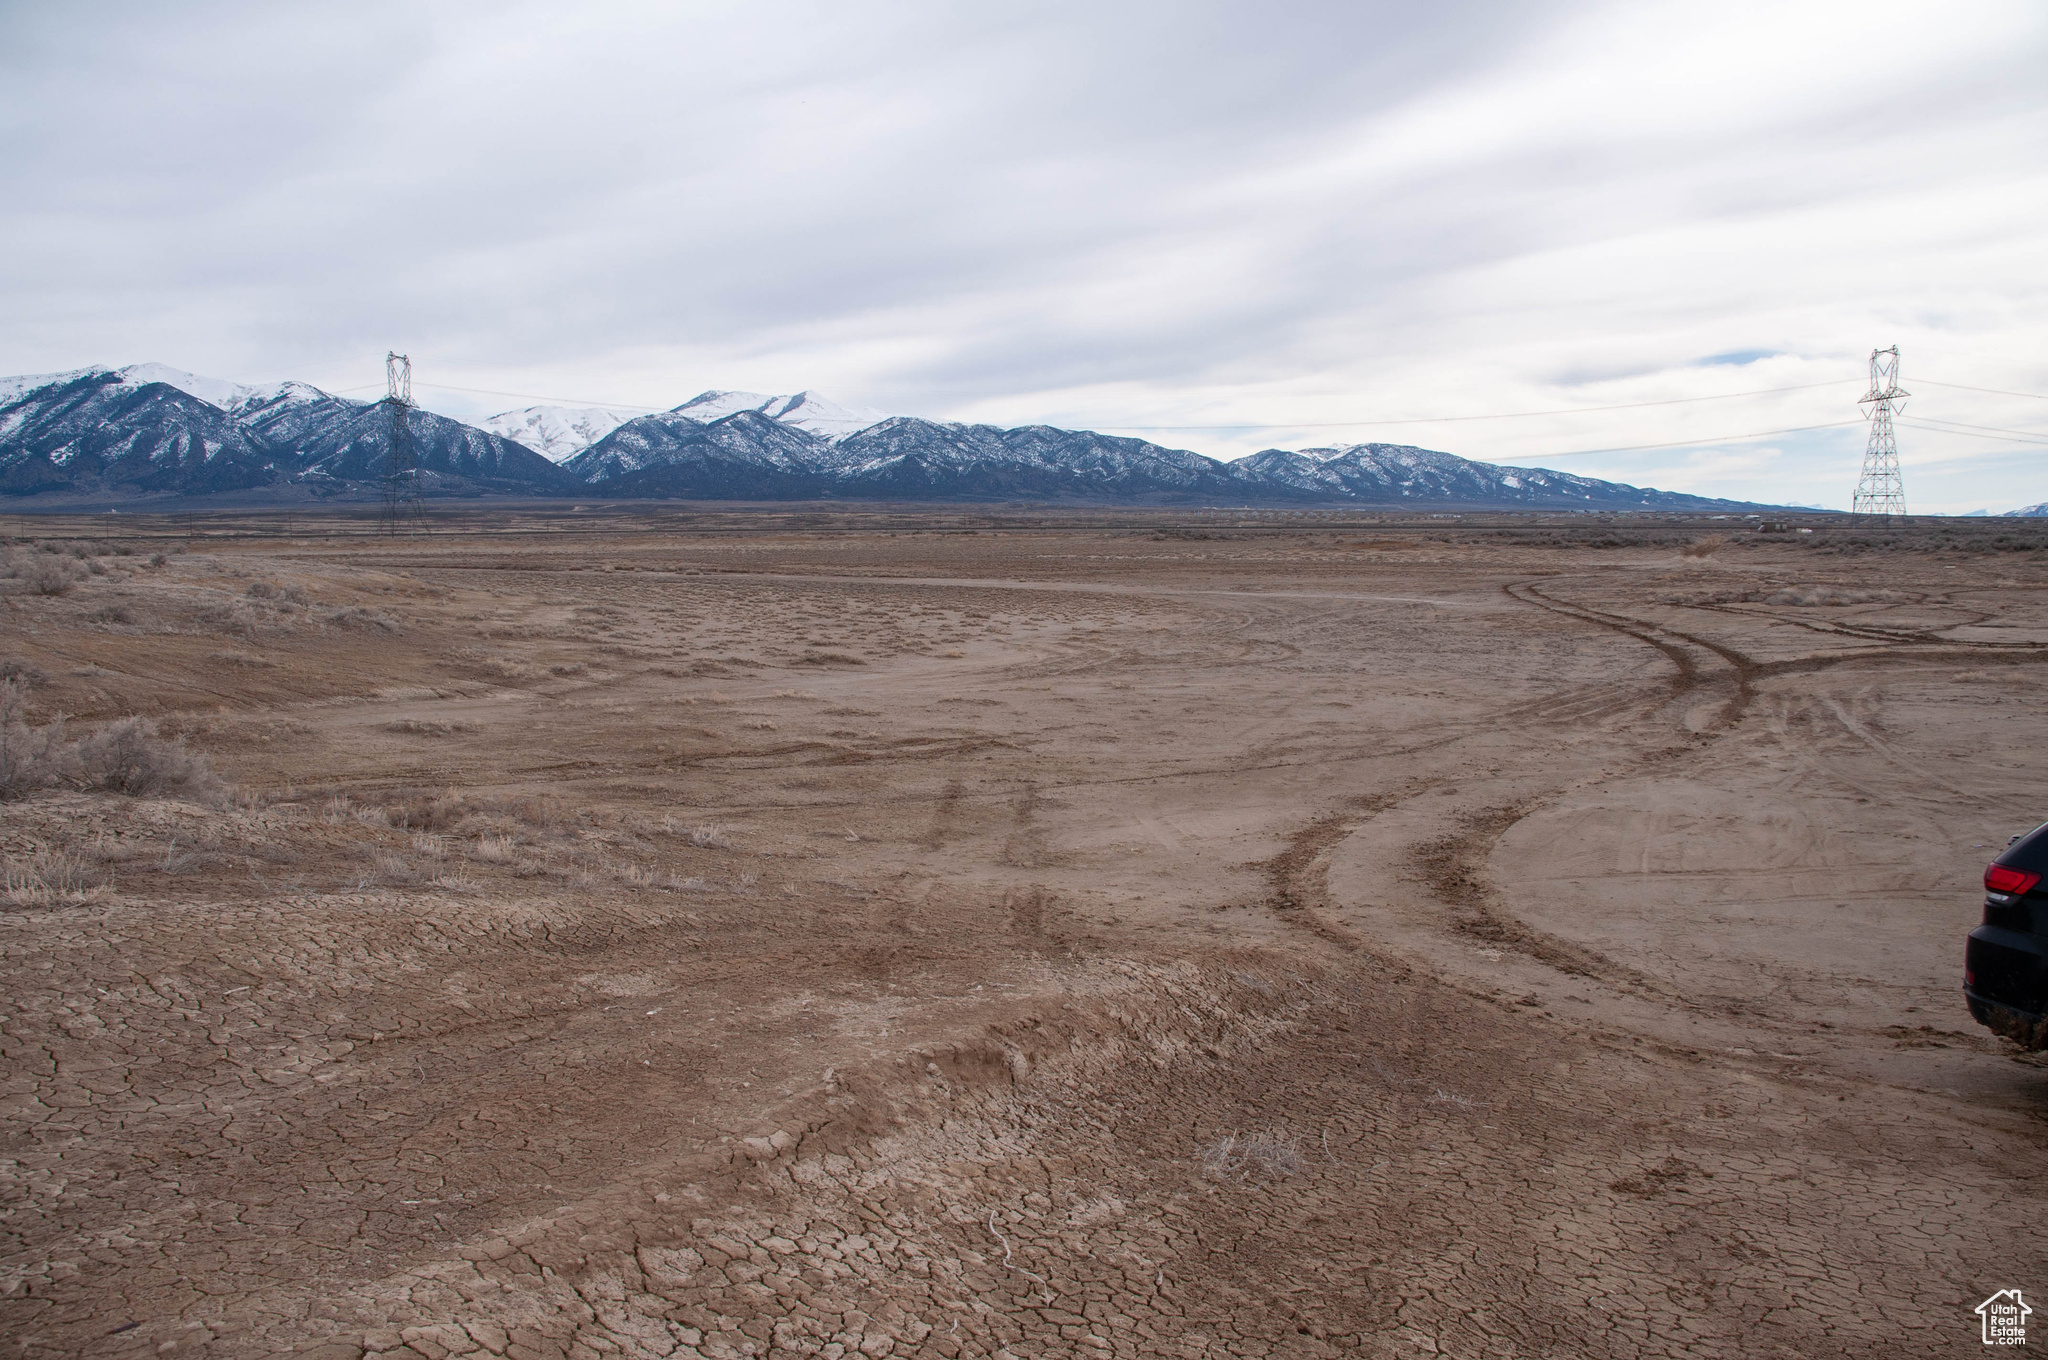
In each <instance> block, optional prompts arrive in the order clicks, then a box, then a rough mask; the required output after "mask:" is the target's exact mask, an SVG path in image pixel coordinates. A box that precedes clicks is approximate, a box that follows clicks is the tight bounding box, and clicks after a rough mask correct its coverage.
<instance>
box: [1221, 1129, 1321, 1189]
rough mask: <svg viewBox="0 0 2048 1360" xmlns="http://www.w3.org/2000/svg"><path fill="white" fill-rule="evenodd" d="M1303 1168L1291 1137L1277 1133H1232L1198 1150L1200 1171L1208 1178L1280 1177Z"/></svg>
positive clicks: (1303, 1165)
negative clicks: (1200, 1157)
mask: <svg viewBox="0 0 2048 1360" xmlns="http://www.w3.org/2000/svg"><path fill="white" fill-rule="evenodd" d="M1306 1167H1307V1163H1306V1162H1304V1161H1303V1160H1302V1157H1301V1150H1300V1149H1299V1148H1297V1147H1296V1146H1295V1140H1294V1139H1293V1138H1292V1137H1291V1136H1288V1135H1286V1134H1281V1133H1270V1134H1267V1133H1255V1134H1248V1135H1241V1134H1235V1133H1233V1134H1230V1135H1228V1136H1227V1137H1224V1138H1221V1139H1218V1140H1217V1141H1216V1142H1215V1143H1212V1144H1211V1145H1210V1146H1209V1147H1207V1148H1205V1149H1204V1150H1203V1152H1202V1174H1203V1175H1205V1176H1207V1177H1209V1178H1210V1179H1212V1180H1219V1181H1249V1180H1254V1179H1259V1180H1280V1179H1283V1178H1285V1177H1287V1176H1293V1175H1297V1174H1299V1173H1300V1172H1301V1171H1303V1170H1304V1169H1306Z"/></svg>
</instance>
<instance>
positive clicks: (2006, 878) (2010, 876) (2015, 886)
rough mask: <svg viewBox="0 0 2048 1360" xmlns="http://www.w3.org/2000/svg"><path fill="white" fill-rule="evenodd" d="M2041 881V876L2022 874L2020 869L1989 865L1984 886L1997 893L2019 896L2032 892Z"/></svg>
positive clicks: (1985, 873)
mask: <svg viewBox="0 0 2048 1360" xmlns="http://www.w3.org/2000/svg"><path fill="white" fill-rule="evenodd" d="M2040 881H2041V876H2040V875H2039V874H2027V873H2021V872H2020V871H2019V870H2018V869H2008V868H2006V867H2005V866H2004V865H2003V864H1993V865H1988V866H1987V867H1986V868H1985V870H1984V886H1985V887H1986V888H1988V889H1990V890H1991V891H1992V892H1997V893H2012V894H2014V895H2015V896H2017V895H2018V894H2020V893H2023V892H2028V891H2030V890H2031V889H2032V888H2033V886H2034V885H2035V884H2036V883H2039V882H2040Z"/></svg>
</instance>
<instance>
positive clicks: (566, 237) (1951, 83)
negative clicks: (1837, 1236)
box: [0, 0, 2048, 509]
mask: <svg viewBox="0 0 2048 1360" xmlns="http://www.w3.org/2000/svg"><path fill="white" fill-rule="evenodd" d="M2044 56H2048V22H2044V18H2043V15H2042V12H2041V11H2040V10H2039V9H2038V7H2034V6H2030V5H2025V4H2011V5H2007V4H1991V3H1984V4H1964V5H1961V6H1955V7H1948V8H1945V9H1944V10H1943V11H1942V12H1941V13H1939V14H1936V13H1934V12H1933V11H1931V10H1929V9H1928V8H1927V7H1924V6H1909V5H1894V6H1887V5H1883V4H1877V5H1859V6H1856V7H1853V8H1845V7H1843V6H1840V5H1835V4H1799V3H1790V4H1779V5H1770V6H1762V5H1759V6H1754V7H1744V6H1741V5H1735V6H1726V7H1717V8H1716V9H1715V10H1713V11H1710V12H1702V11H1700V10H1699V9H1698V8H1697V7H1696V6H1686V5H1679V4H1648V5H1645V4H1629V5H1618V6H1601V5H1572V4H1560V5H1555V6H1550V7H1544V8H1539V7H1535V6H1529V5H1523V4H1510V3H1486V2H1484V0H1470V2H1468V3H1452V4H1439V5H1430V6H1419V5H1409V4H1391V3H1382V4H1360V3H1344V4H1340V3H1328V4H1319V3H1303V4H1295V5H1289V6H1284V7H1277V8H1276V7H1253V6H1246V5H1241V4H1232V5H1225V4H1207V5H1188V4H1171V5H1169V4H1164V3H1137V4H1123V5H1115V6H1095V7H1083V6H1080V5H1038V6H1015V7H1005V8H1002V9H999V10H988V11H986V12H983V11H977V10H976V9H975V8H974V7H963V6H949V5H940V4H935V3H932V4H925V3H901V4H891V5H887V6H867V7H850V6H844V5H827V4H746V5H741V4H726V5H717V4H703V5H693V6H689V7H686V8H683V9H680V10H679V9H678V8H677V7H673V6H667V5H653V4H648V5H627V4H615V5H608V6H595V7H563V6H547V5H539V4H532V5H523V6H522V5H484V4H471V5H464V4H448V5H437V6H431V7H411V8H404V7H398V6H392V5H369V6H355V7H349V8H347V9H345V10H344V9H330V10H325V11H323V10H319V9H317V8H311V9H309V8H306V7H281V6H208V5H204V4H198V5H187V6H179V7H175V8H173V7H164V6H144V5H134V6H129V7H125V8H124V7H118V6H115V7H107V6H95V7H90V8H83V7H56V6H46V7H28V6H12V7H9V8H7V9H6V10H5V11H4V13H0V118H4V120H5V132H6V136H5V147H6V149H5V150H4V151H0V156H4V158H5V163H4V164H5V173H6V177H7V183H8V184H9V186H10V192H9V194H8V195H7V196H6V199H5V200H4V202H0V232H4V240H5V242H6V249H5V251H4V252H0V305H4V307H5V309H6V310H5V315H6V316H7V317H8V318H9V320H8V322H7V323H6V325H5V326H4V328H0V370H4V371H8V372H15V371H30V370H43V369H54V368H61V367H69V366H76V365H78V364H83V363H87V362H95V361H101V362H117V363H118V362H128V361H132V360H137V359H144V358H153V359H161V360H163V361H165V362H169V363H173V364H177V365H180V366H182V367H187V368H191V369H194V370H197V371H202V372H211V373H218V374H221V375H223V376H229V377H235V378H245V379H248V378H261V377H270V376H304V377H307V378H310V379H312V380H315V381H321V382H324V383H327V384H329V385H333V386H345V385H348V384H349V383H350V382H351V381H357V382H362V381H373V380H374V379H375V377H376V376H377V374H376V369H375V361H376V360H377V359H378V358H379V357H380V356H381V354H382V352H383V350H384V349H385V348H386V347H387V346H389V347H396V348H400V349H409V350H410V351H411V352H412V353H413V354H414V355H415V357H416V359H417V360H418V361H419V366H420V370H421V375H422V378H423V380H439V381H443V382H447V383H452V384H456V385H460V386H473V387H489V388H498V389H507V390H515V391H535V392H540V393H546V394H551V395H552V394H560V395H565V396H586V397H592V398H602V399H609V400H614V401H620V402H635V403H641V404H649V405H652V404H667V403H672V402H674V401H678V400H681V399H682V398H684V397H686V396H689V395H691V394H693V393H694V392H696V391H697V390H699V389H701V388H704V387H708V386H745V387H753V388H758V389H762V390H791V389H794V388H797V387H803V386H810V387H815V388H818V389H820V390H823V391H825V392H828V393H830V394H832V395H834V396H837V397H839V398H841V399H843V400H847V401H852V402H860V403H864V404H871V405H881V406H886V407H890V408H893V409H901V410H911V411H917V412H919V413H923V414H932V415H942V416H955V417H959V418H984V417H985V418H991V419H1000V420H1006V421H1023V420H1031V419H1048V420H1054V421H1058V422H1062V423H1070V424H1089V425H1096V426H1100V427H1108V426H1112V425H1131V426H1147V425H1195V424H1217V425H1221V424H1227V423H1236V422H1275V421H1290V420H1291V421H1295V422H1298V423H1297V424H1296V425H1294V426H1292V427H1287V426H1274V427H1271V428H1266V429H1258V430H1243V431H1229V430H1213V431H1187V432H1181V433H1177V434H1173V435H1166V434H1162V435H1161V436H1160V437H1161V438H1162V439H1164V440H1165V442H1170V443H1176V444H1180V445H1184V446H1189V447H1196V448H1200V449H1202V450H1203V451H1205V452H1212V453H1217V454H1220V455H1225V456H1228V455H1231V454H1235V453H1241V452H1248V451H1250V450H1251V449H1254V448H1257V447H1262V446H1264V445H1266V444H1273V443H1285V444H1289V445H1299V444H1301V443H1303V442H1335V441H1341V440H1344V439H1362V438H1398V439H1401V440H1411V441H1413V442H1419V443H1426V444H1431V445H1433V446H1437V447H1450V448H1452V449H1454V451H1457V452H1460V453H1465V454H1468V455H1470V456H1480V457H1501V458H1516V459H1526V460H1529V461H1541V460H1542V458H1543V456H1544V455H1546V454H1558V453H1570V452H1573V451H1575V450H1578V449H1584V448H1606V447H1612V446H1616V445H1625V444H1652V443H1661V442H1668V441H1671V440H1677V439H1685V438H1698V437H1705V436H1713V435H1720V434H1729V433H1742V432H1747V431H1751V430H1763V429H1773V428H1780V427H1785V426H1791V425H1802V424H1812V423H1818V422H1819V421H1820V420H1824V419H1838V418H1845V417H1846V416H1849V415H1853V414H1854V412H1853V398H1854V395H1855V393H1853V392H1846V391H1845V392H1843V393H1821V394H1818V395H1813V394H1793V395H1787V396H1784V397H1780V398H1763V399H1758V400H1756V401H1753V402H1740V403H1729V404H1727V405H1726V406H1725V407H1723V406H1717V405H1713V404H1707V405H1702V406H1692V407H1672V408H1651V409H1649V410H1645V411H1637V412H1632V413H1615V414H1611V415H1604V416H1600V417H1590V416H1589V417H1569V418H1555V419H1545V420H1539V421H1519V422H1503V423H1499V424H1492V423H1484V422H1482V423H1478V424H1463V425H1451V426H1437V427H1432V426H1427V425H1422V426H1405V425H1404V426H1394V427H1385V428H1370V427H1363V426H1361V427H1357V428H1353V429H1349V430H1345V429H1332V428H1330V427H1328V426H1327V425H1325V424H1324V423H1323V422H1330V421H1339V420H1348V419H1363V418H1368V417H1378V418H1387V419H1392V418H1397V417H1405V416H1416V415H1432V414H1451V413H1478V412H1487V411H1515V410H1547V409H1551V408H1555V407H1560V406H1573V405H1607V404H1615V403H1620V402H1626V401H1632V400H1656V399H1660V398H1664V397H1669V396H1690V395H1699V394H1703V393H1709V392H1717V391H1730V390H1740V389H1743V388H1746V387H1750V386H1754V387H1773V386H1791V385H1795V384H1797V383H1800V382H1803V381H1820V380H1822V379H1823V378H1827V377H1841V378H1844V379H1845V380H1853V379H1854V378H1855V377H1856V376H1857V375H1858V373H1859V372H1860V362H1861V355H1862V353H1863V352H1865V351H1867V350H1868V349H1869V348H1870V347H1871V345H1873V344H1878V343H1890V342H1891V341H1892V340H1894V339H1897V340H1899V341H1900V342H1901V343H1902V344H1904V345H1905V346H1906V347H1907V350H1908V356H1909V358H1908V374H1909V378H1910V375H1911V374H1912V373H1913V372H1914V371H1915V368H1916V365H1919V366H1921V367H1920V370H1919V371H1924V372H1933V371H1936V370H1935V368H1934V367H1933V366H1934V365H1939V371H1940V372H1941V373H1942V374H1943V375H1944V376H1946V377H1947V378H1948V379H1949V380H1951V381H1962V382H1970V381H1972V380H1973V377H1974V378H1975V379H1976V380H1977V381H1978V383H1979V385H1983V386H1993V387H2017V388H2021V389H2024V390H2043V391H2048V363H2042V362H2039V361H2038V360H2037V359H2030V358H2029V356H2040V355H2043V354H2044V353H2048V345H2044V344H2043V343H2042V342H2043V341H2044V340H2048V333H2044V325H2043V323H2042V322H2041V320H2040V319H2039V318H2040V317H2041V316H2042V315H2043V310H2042V307H2041V303H2042V302H2043V301H2044V300H2048V299H2044V297H2043V294H2044V292H2048V288H2044V285H2048V266H2044V264H2043V262H2042V260H2041V259H2040V256H2039V252H2038V249H2037V248H2036V247H2035V245H2034V242H2035V240H2036V238H2037V235H2038V228H2037V226H2036V224H2037V223H2038V222H2039V221H2040V220H2041V210H2042V208H2043V207H2048V174H2044V167H2043V165H2042V163H2041V157H2040V146H2041V145H2042V139H2041V134H2042V132H2043V130H2044V122H2048V117H2044V103H2048V101H2044V98H2043V94H2042V87H2041V82H2040V80H2039V72H2040V70H2042V69H2043V67H2044V62H2043V58H2044ZM1749 351H1762V352H1768V357H1762V358H1758V359H1756V360H1755V361H1754V362H1752V363H1748V364H1744V365H1741V366H1727V365H1721V366H1715V365H1703V364H1702V363H1701V362H1700V360H1701V358H1702V356H1709V355H1727V354H1731V353H1737V352H1749ZM1970 352H1976V353H1979V354H1989V355H1994V356H1999V357H1998V358H1996V359H1994V360H1984V359H1973V358H1970V357H1968V356H1969V353H1970ZM2030 364H2031V365H2032V367H2031V368H2030V367H2029V365H2030ZM1987 379H1995V381H1992V380H1987ZM1909 385H1910V383H1909ZM422 390H423V391H425V392H426V393H427V394H428V395H429V396H430V397H432V398H435V399H436V400H437V401H438V402H439V403H440V404H442V405H443V406H444V407H445V409H448V410H449V411H450V412H451V413H453V414H458V415H465V416H475V415H480V414H483V413H484V412H486V411H488V410H490V409H495V406H496V405H497V404H502V403H493V402H492V401H490V400H488V399H483V398H476V399H471V398H468V397H464V396H462V395H460V394H454V393H443V394H437V393H435V392H434V391H433V389H428V388H423V389H422ZM444 397H445V400H442V398H444ZM1928 400H1929V401H1934V400H1935V399H1934V398H1928ZM1940 402H1941V403H1945V404H1944V405H1943V406H1942V409H1943V410H1944V411H1945V412H1947V418H1949V419H1960V420H1966V421H1967V420H1976V421H1978V422H1980V423H1984V424H1990V425H2003V426H2015V427H2019V428H2026V427H2027V426H2026V420H2027V419H2029V418H2032V419H2033V420H2034V423H2035V424H2042V423H2044V422H2041V421H2039V419H2038V417H2032V414H2031V412H2028V411H2026V410H2024V407H2025V405H2026V403H2024V402H2016V403H2012V404H2008V405H2003V406H2001V405H1999V404H1998V403H1997V400H1996V399H1989V398H1987V399H1984V400H1983V401H1982V402H1979V403H1977V404H1973V405H1968V406H1967V407H1966V406H1964V405H1963V404H1961V403H1960V402H1958V401H1953V400H1950V398H1948V397H1943V398H1941V399H1940ZM2034 405H2036V406H2038V403H2035V404H2034ZM1855 438H1856V437H1855V435H1854V432H1853V431H1850V432H1849V433H1848V435H1847V436H1841V435H1838V434H1836V433H1834V432H1825V433H1822V434H1816V435H1813V436H1802V437H1794V438H1791V439H1789V440H1788V441H1785V442H1782V443H1780V444H1776V445H1757V444H1747V445H1741V446H1734V447H1730V448H1728V449H1725V450H1712V449H1709V450H1702V451H1698V452H1686V451H1679V452H1676V453H1656V454H1654V455H1643V456H1636V455H1614V456H1610V457H1606V458H1604V459H1593V460H1590V461H1589V460H1585V459H1580V460H1578V461H1570V462H1565V463H1562V464H1560V465H1561V466H1567V467H1569V468H1570V469H1571V470H1573V471H1582V472H1587V473H1591V474H1594V475H1603V476H1617V477H1621V478H1623V479H1626V480H1634V481H1638V482H1653V483H1655V484H1658V485H1669V486H1672V487H1674V488H1675V489H1683V490H1699V491H1706V492H1712V493H1722V494H1761V493H1762V492H1763V491H1764V490H1766V489H1769V490H1771V492H1772V494H1773V495H1774V496H1775V495H1782V496H1789V497H1793V498H1805V499H1814V500H1824V501H1827V502H1829V503H1833V502H1837V501H1843V500H1845V499H1846V495H1847V489H1848V488H1847V484H1846V482H1845V481H1844V477H1845V476H1846V477H1850V478H1853V473H1854V462H1855V452H1856V448H1857V447H1858V446H1857V445H1856V443H1855ZM1914 438H1916V439H1919V440H1920V443H1919V445H1918V446H1917V447H1916V448H1910V449H1909V451H1908V463H1909V469H1908V475H1909V491H1911V490H1912V489H1913V487H1914V485H1915V483H1914V482H1913V481H1912V480H1911V479H1912V478H1913V477H1915V476H1916V475H1918V476H1919V477H1920V478H1921V479H1922V481H1921V482H1920V483H1919V484H1920V485H1922V486H1925V487H1926V488H1927V491H1926V494H1924V495H1922V496H1920V497H1919V498H1918V503H1920V504H1927V505H1928V506H1929V508H1934V503H1935V502H1937V501H1942V502H1947V503H1948V508H1956V509H1964V508H1971V504H1974V503H1980V502H1981V503H1990V502H1993V501H1998V502H2002V503H2019V502H2020V501H2023V500H2029V499H2031V500H2038V499H2041V498H2042V496H2043V495H2048V488H2042V487H2038V486H2032V485H2028V486H2021V485H2017V484H2015V482H2014V478H2013V474H2012V470H2011V464H2010V463H2009V462H2001V461H1999V458H2000V457H2001V455H1999V454H1998V452H1997V446H1996V445H1995V444H1989V443H1981V442H1978V441H1971V440H1967V439H1965V438H1963V437H1960V436H1934V435H1931V434H1929V435H1926V436H1924V438H1923V437H1922V436H1920V435H1916V436H1914ZM1646 459H1647V460H1648V461H1645V460H1646ZM1916 460H1917V461H1916ZM1845 463H1846V466H1847V472H1846V473H1845V472H1844V471H1843V466H1844V464H1845ZM1916 468H1917V469H1918V471H1917V474H1916V471H1915V469H1916ZM1759 478H1762V479H1767V480H1768V481H1769V482H1770V486H1769V487H1768V488H1764V487H1760V486H1759V485H1758V484H1757V479H1759ZM1943 479H1946V480H1945V481H1944V480H1943ZM1965 501H1968V502H1969V503H1968V504H1966V503H1963V502H1965Z"/></svg>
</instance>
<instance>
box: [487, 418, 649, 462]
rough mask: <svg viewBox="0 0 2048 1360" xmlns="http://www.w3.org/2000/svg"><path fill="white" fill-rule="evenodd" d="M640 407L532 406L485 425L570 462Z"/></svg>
mask: <svg viewBox="0 0 2048 1360" xmlns="http://www.w3.org/2000/svg"><path fill="white" fill-rule="evenodd" d="M645 414H646V412H644V411H641V410H638V409H630V410H622V409H620V408H617V407H612V406H528V407H526V408H524V409H523V410H518V411H506V412H503V413H502V414H500V415H495V416H492V417H491V418H490V419H489V420H486V421H485V422H484V423H483V428H484V429H486V430H489V431H490V432H491V433H492V434H494V435H498V436H499V437H501V438H504V439H509V440H511V441H512V442H514V443H515V444H524V445H526V447H527V448H529V449H532V450H533V451H534V452H535V453H538V454H540V455H541V456H542V457H544V458H546V459H547V460H548V461H550V462H552V463H558V464H559V463H566V462H568V461H569V460H570V459H571V458H574V457H575V456H576V455H577V454H579V453H581V452H583V451H584V450H585V449H587V448H589V447H590V446H591V445H592V444H595V443H596V442H597V441H598V440H600V439H602V438H604V437H605V436H606V435H608V434H610V433H611V432H612V431H613V430H616V429H618V428H619V426H621V425H623V424H625V423H626V422H627V421H629V420H632V419H634V418H635V417H638V416H642V415H645Z"/></svg>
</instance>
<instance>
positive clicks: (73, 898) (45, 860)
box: [0, 850, 107, 907]
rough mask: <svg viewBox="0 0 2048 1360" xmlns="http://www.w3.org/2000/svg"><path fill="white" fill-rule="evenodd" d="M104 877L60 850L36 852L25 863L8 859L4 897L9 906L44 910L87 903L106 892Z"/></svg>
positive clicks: (0, 892) (1, 891)
mask: <svg viewBox="0 0 2048 1360" xmlns="http://www.w3.org/2000/svg"><path fill="white" fill-rule="evenodd" d="M106 884H107V877H106V875H105V874H104V873H102V872H100V871H98V870H96V869H94V868H92V867H91V866H89V865H87V864H86V863H85V861H83V860H81V859H78V858H77V857H75V856H72V855H67V854H65V853H64V852H63V851H61V850H38V851H36V852H35V853H34V854H33V855H30V856H29V857H28V858H27V859H24V860H16V859H9V860H8V861H7V865H6V870H5V880H4V886H0V895H4V896H5V897H6V899H7V903H8V905H9V906H15V907H48V906H54V905H56V904H58V903H78V902H87V901H90V900H92V899H93V898H95V897H97V896H99V895H100V894H101V892H103V891H104V890H105V888H106Z"/></svg>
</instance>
